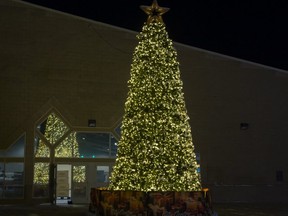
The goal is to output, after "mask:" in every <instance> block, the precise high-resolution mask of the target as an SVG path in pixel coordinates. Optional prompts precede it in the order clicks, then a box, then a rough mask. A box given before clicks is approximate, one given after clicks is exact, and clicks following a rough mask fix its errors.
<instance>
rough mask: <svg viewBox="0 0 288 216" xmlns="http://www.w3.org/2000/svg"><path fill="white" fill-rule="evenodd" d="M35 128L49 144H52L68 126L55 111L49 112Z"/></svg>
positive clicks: (63, 133) (62, 134) (61, 135)
mask: <svg viewBox="0 0 288 216" xmlns="http://www.w3.org/2000/svg"><path fill="white" fill-rule="evenodd" d="M37 129H38V131H39V132H40V133H41V134H42V135H43V136H44V137H45V139H46V140H47V141H48V142H49V143H50V144H51V145H54V144H55V143H56V142H57V141H59V139H60V138H62V137H63V136H64V135H65V133H66V132H67V131H68V130H69V127H68V126H67V125H66V124H65V123H64V121H62V119H60V118H59V117H58V116H57V115H56V114H55V113H51V114H50V115H49V116H48V118H47V119H46V120H45V121H43V122H42V123H41V124H39V125H38V127H37Z"/></svg>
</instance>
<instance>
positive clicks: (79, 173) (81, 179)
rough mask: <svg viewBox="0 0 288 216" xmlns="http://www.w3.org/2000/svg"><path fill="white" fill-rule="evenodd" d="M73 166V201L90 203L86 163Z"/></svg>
mask: <svg viewBox="0 0 288 216" xmlns="http://www.w3.org/2000/svg"><path fill="white" fill-rule="evenodd" d="M72 167H73V168H72V171H73V172H72V174H73V176H72V190H71V191H72V202H73V203H88V197H87V178H86V175H87V174H86V165H73V166H72Z"/></svg>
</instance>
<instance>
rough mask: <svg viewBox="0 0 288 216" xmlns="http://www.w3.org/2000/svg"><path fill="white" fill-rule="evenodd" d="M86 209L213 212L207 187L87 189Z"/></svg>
mask: <svg viewBox="0 0 288 216" xmlns="http://www.w3.org/2000/svg"><path fill="white" fill-rule="evenodd" d="M89 210H90V211H91V212H95V214H96V215H97V216H98V215H99V216H108V215H109V216H113V215H118V216H120V215H131V216H132V215H135V216H140V215H143V216H144V215H145V216H158V215H159V216H160V215H161V216H162V215H178V216H180V215H185V216H190V215H191V216H192V215H193V216H195V215H197V216H204V215H207V216H208V215H213V210H212V205H211V197H210V194H209V190H208V189H203V190H202V191H189V192H173V191H172V192H157V191H153V192H147V193H145V192H142V191H113V190H107V189H104V188H91V192H90V206H89Z"/></svg>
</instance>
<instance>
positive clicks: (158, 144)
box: [109, 0, 201, 191]
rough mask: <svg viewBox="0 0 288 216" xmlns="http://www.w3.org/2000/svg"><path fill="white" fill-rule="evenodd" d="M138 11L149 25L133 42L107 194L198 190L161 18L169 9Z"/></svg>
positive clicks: (181, 100)
mask: <svg viewBox="0 0 288 216" xmlns="http://www.w3.org/2000/svg"><path fill="white" fill-rule="evenodd" d="M141 8H142V9H143V10H144V11H145V12H146V13H147V14H148V20H147V22H146V23H145V24H144V26H143V28H142V31H141V32H140V33H139V34H138V36H137V38H138V40H139V43H138V45H137V46H136V48H135V51H134V54H133V62H132V65H131V77H130V80H129V81H128V87H129V92H128V97H127V101H126V103H125V113H124V117H123V122H122V136H121V139H120V141H119V145H118V152H117V158H116V163H115V166H114V169H113V172H112V176H111V178H110V180H111V182H110V186H109V189H112V190H137V191H195V190H201V184H200V177H199V173H198V172H197V166H198V165H197V162H196V156H195V153H194V146H193V143H192V135H191V128H190V125H189V122H188V121H189V117H188V115H187V110H186V107H185V101H184V95H183V92H182V90H183V89H182V88H183V85H182V81H181V79H180V70H179V62H178V61H177V52H176V51H175V49H174V48H173V44H172V40H171V39H169V37H168V33H167V31H166V27H165V25H164V23H163V21H162V17H161V15H162V14H163V13H165V12H166V11H168V8H162V7H159V6H158V4H157V2H156V1H155V0H154V2H153V4H152V6H150V7H148V6H142V7H141Z"/></svg>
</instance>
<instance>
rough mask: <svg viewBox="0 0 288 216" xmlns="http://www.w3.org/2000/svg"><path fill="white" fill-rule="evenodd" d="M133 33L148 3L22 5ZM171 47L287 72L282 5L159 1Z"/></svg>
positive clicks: (286, 17)
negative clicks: (182, 46) (166, 9)
mask: <svg viewBox="0 0 288 216" xmlns="http://www.w3.org/2000/svg"><path fill="white" fill-rule="evenodd" d="M25 1H27V2H32V3H35V4H39V5H42V6H46V7H50V8H53V9H56V10H60V11H64V12H68V13H71V14H75V15H78V16H82V17H86V18H89V19H93V20H96V21H100V22H104V23H108V24H112V25H115V26H119V27H123V28H127V29H130V30H134V31H141V28H142V26H143V23H144V22H145V21H146V18H147V16H146V14H145V13H144V12H143V11H142V10H141V9H140V8H139V6H140V5H148V6H150V5H151V4H152V0H102V1H99V0H25ZM158 4H159V5H160V6H162V7H169V8H170V11H169V12H168V13H166V14H164V15H163V20H164V22H165V24H166V27H167V31H168V33H169V36H170V38H171V39H172V40H173V41H176V42H180V43H184V44H188V45H191V46H194V47H198V48H202V49H206V50H209V51H214V52H218V53H221V54H225V55H229V56H233V57H236V58H241V59H245V60H248V61H253V62H256V63H260V64H264V65H268V66H272V67H276V68H280V69H284V70H288V41H287V40H288V24H287V23H288V1H287V0H270V1H269V0H230V1H221V0H158Z"/></svg>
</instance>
